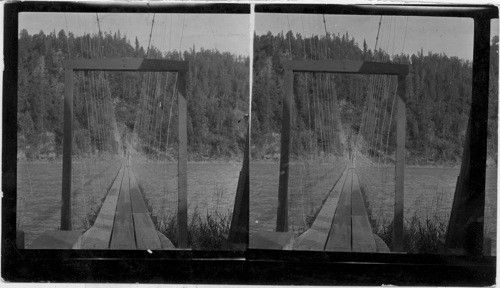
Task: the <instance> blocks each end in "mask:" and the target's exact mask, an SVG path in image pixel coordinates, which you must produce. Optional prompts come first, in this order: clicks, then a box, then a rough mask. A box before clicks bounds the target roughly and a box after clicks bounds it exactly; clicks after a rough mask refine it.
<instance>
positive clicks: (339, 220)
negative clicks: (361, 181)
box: [325, 168, 352, 251]
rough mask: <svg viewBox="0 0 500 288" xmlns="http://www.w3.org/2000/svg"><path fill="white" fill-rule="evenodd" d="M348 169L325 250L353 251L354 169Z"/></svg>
mask: <svg viewBox="0 0 500 288" xmlns="http://www.w3.org/2000/svg"><path fill="white" fill-rule="evenodd" d="M348 170H349V171H348V174H347V179H346V182H345V184H344V188H343V189H342V194H341V195H340V200H339V203H338V205H337V211H336V212H335V216H334V218H333V223H332V228H331V229H330V234H329V235H328V240H327V243H326V246H325V251H351V186H352V185H351V183H352V169H350V168H348Z"/></svg>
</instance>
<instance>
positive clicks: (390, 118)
mask: <svg viewBox="0 0 500 288" xmlns="http://www.w3.org/2000/svg"><path fill="white" fill-rule="evenodd" d="M407 29H408V16H406V25H405V34H404V38H403V46H402V48H401V60H400V63H402V62H403V52H404V49H405V43H406V32H407ZM395 102H396V95H394V98H393V100H392V109H391V116H390V117H389V129H388V130H387V138H386V142H385V143H386V144H385V154H387V147H388V146H389V137H390V132H391V129H390V128H391V124H392V115H393V111H394V104H395Z"/></svg>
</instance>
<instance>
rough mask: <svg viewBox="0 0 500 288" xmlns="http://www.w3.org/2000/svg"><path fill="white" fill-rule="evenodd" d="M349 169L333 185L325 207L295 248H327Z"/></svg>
mask: <svg viewBox="0 0 500 288" xmlns="http://www.w3.org/2000/svg"><path fill="white" fill-rule="evenodd" d="M348 170H349V169H347V168H346V169H345V170H344V172H343V173H342V175H341V177H340V179H339V181H337V183H336V184H335V187H333V190H332V192H331V193H330V195H329V196H328V198H327V200H326V201H325V204H323V207H321V210H320V211H319V213H318V215H317V216H316V219H315V220H314V222H313V224H312V226H311V228H310V229H308V230H307V231H306V232H304V234H302V235H301V236H300V237H299V239H298V241H297V244H296V246H295V248H294V249H295V250H316V251H318V250H319V251H321V250H323V249H324V248H325V245H326V241H327V239H328V234H329V232H330V227H331V226H332V221H333V217H334V215H335V211H336V210H337V205H338V202H339V199H340V194H341V192H342V188H343V187H344V183H345V181H346V179H347V174H348Z"/></svg>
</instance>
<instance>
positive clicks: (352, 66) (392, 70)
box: [283, 60, 410, 75]
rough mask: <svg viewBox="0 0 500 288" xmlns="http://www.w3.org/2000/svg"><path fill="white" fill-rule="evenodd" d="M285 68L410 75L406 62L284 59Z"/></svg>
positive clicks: (297, 70)
mask: <svg viewBox="0 0 500 288" xmlns="http://www.w3.org/2000/svg"><path fill="white" fill-rule="evenodd" d="M283 69H285V70H293V72H323V73H356V74H379V75H408V73H409V71H410V68H409V65H406V64H391V63H378V62H367V61H353V60H330V61H325V60H305V61H284V62H283Z"/></svg>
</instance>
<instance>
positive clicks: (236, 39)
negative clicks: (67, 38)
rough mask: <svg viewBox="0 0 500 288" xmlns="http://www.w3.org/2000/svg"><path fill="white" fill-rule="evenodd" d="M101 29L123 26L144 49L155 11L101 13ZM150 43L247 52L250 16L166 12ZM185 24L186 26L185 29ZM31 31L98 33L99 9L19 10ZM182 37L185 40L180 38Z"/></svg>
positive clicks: (156, 24)
mask: <svg viewBox="0 0 500 288" xmlns="http://www.w3.org/2000/svg"><path fill="white" fill-rule="evenodd" d="M98 17H99V23H100V26H101V31H103V32H104V31H107V32H109V31H111V32H112V34H114V33H115V32H117V31H118V30H120V34H121V35H122V36H123V35H126V36H127V38H128V39H130V43H131V44H132V46H133V45H134V41H135V37H137V39H138V40H139V42H140V43H141V45H142V46H143V47H144V49H146V48H147V46H148V42H149V35H150V31H151V23H152V20H153V13H150V14H147V13H99V14H98ZM154 18H155V19H154V26H153V33H152V37H151V45H153V46H156V47H159V48H160V49H161V50H162V51H169V50H179V48H180V49H181V50H182V51H184V50H187V49H189V48H191V47H193V45H195V47H196V50H199V49H200V48H201V47H203V48H205V49H217V50H219V51H220V52H231V53H233V54H237V55H243V56H248V55H249V50H250V48H249V47H250V46H249V45H250V41H249V37H250V35H251V34H250V16H249V15H248V14H184V13H183V14H172V13H170V14H165V13H157V14H155V16H154ZM183 27H184V29H183ZM22 29H26V30H28V32H29V34H36V33H39V32H40V30H42V31H44V33H45V34H48V33H50V32H52V31H54V30H55V31H56V33H58V32H59V31H60V30H61V29H64V30H65V31H71V32H72V33H73V34H75V35H76V36H80V35H83V34H84V33H91V34H95V33H98V31H99V28H98V25H97V15H96V13H56V12H51V13H48V12H29V13H28V12H23V13H20V14H19V30H22ZM181 40H182V41H181Z"/></svg>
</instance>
